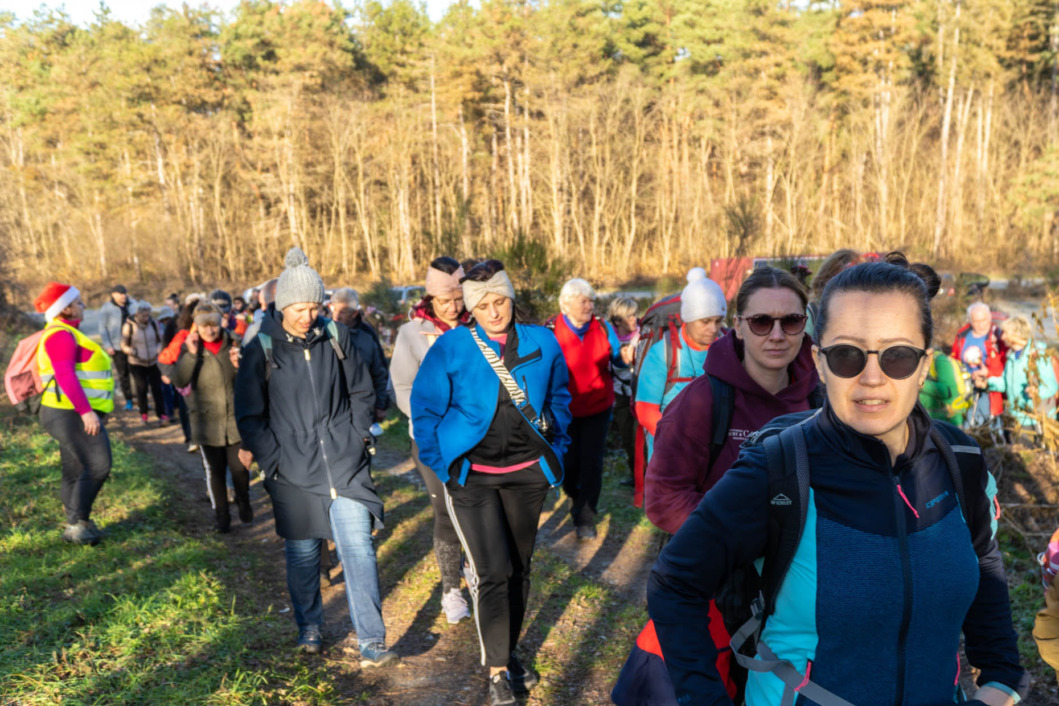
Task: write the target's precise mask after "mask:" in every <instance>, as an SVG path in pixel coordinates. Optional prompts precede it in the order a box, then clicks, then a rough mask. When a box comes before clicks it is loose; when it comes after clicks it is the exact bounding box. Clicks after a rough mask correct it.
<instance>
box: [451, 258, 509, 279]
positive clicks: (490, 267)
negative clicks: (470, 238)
mask: <svg viewBox="0 0 1059 706" xmlns="http://www.w3.org/2000/svg"><path fill="white" fill-rule="evenodd" d="M503 269H504V263H502V262H500V260H486V261H485V262H479V263H478V264H477V265H475V266H474V267H472V268H471V270H470V272H468V273H467V275H466V276H465V277H464V278H463V279H461V280H460V282H465V281H467V280H471V281H472V282H488V281H489V280H491V279H492V278H493V275H495V274H496V273H497V272H500V271H501V270H503Z"/></svg>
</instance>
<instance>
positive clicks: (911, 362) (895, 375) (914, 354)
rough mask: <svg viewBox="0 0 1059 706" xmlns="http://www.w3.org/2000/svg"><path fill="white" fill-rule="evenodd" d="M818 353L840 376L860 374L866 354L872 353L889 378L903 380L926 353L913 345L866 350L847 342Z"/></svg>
mask: <svg viewBox="0 0 1059 706" xmlns="http://www.w3.org/2000/svg"><path fill="white" fill-rule="evenodd" d="M820 353H822V354H823V356H824V357H825V358H826V359H827V367H828V368H830V369H831V372H833V373H834V374H835V375H837V376H839V377H840V378H851V377H856V376H857V375H860V374H861V372H862V371H863V370H864V368H865V367H866V366H867V365H868V356H869V355H871V354H872V353H874V354H875V355H876V356H878V357H879V368H881V369H882V371H883V374H885V375H886V377H888V378H890V379H891V380H904V379H905V378H907V377H909V376H911V375H912V373H914V372H916V368H918V367H919V360H920V359H921V358H922V357H923V356H925V355H926V354H927V352H926V351H925V350H923V349H922V348H916V347H914V346H890V347H889V348H884V349H882V350H881V351H866V350H864V349H863V348H858V347H857V346H853V345H850V344H848V343H839V344H837V345H834V346H828V347H827V348H821V349H820Z"/></svg>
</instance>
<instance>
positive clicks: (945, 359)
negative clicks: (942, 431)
mask: <svg viewBox="0 0 1059 706" xmlns="http://www.w3.org/2000/svg"><path fill="white" fill-rule="evenodd" d="M959 365H960V363H959V361H957V360H955V359H954V358H952V357H950V356H947V355H945V354H944V353H942V352H941V351H934V357H933V358H931V360H930V373H929V374H928V375H927V380H926V382H924V383H923V389H922V390H920V392H919V402H920V403H921V404H922V405H923V407H925V408H926V410H927V414H929V415H930V416H931V417H933V418H934V419H940V420H941V421H943V422H949V423H950V424H955V425H956V426H961V425H962V424H963V418H964V414H965V413H966V412H967V409H968V406H969V395H968V392H969V390H968V385H967V383H965V382H964V380H963V378H962V376H961V373H960V370H959Z"/></svg>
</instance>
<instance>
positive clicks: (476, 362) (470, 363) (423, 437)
mask: <svg viewBox="0 0 1059 706" xmlns="http://www.w3.org/2000/svg"><path fill="white" fill-rule="evenodd" d="M474 326H475V327H476V329H477V331H478V336H479V338H481V339H482V340H483V341H485V342H486V344H487V345H488V346H489V347H490V348H492V349H493V352H494V353H496V354H497V356H498V357H500V355H501V351H500V345H499V344H498V343H497V342H496V341H492V340H490V339H489V337H488V336H487V335H486V333H485V330H484V329H482V327H481V326H478V324H474ZM502 361H503V363H504V367H506V368H507V369H508V371H509V372H510V373H511V376H512V377H513V378H514V379H515V382H516V383H518V386H519V387H521V388H522V391H523V392H524V393H525V394H526V397H527V399H528V401H529V404H530V405H531V406H532V407H533V409H534V410H535V411H536V412H538V414H539V415H540V416H542V417H545V418H546V419H547V420H548V422H549V424H550V426H551V434H550V435H549V440H545V438H544V437H543V436H541V434H540V433H539V432H537V430H536V429H534V428H533V427H532V426H531V425H530V424H529V422H528V421H527V420H526V419H525V418H524V417H523V416H522V415H521V413H519V412H518V411H517V410H514V405H513V404H512V403H511V399H510V397H509V396H508V394H507V390H505V389H503V387H502V386H501V385H500V378H499V377H497V374H496V373H495V372H494V371H493V369H492V368H491V367H490V366H489V363H488V362H487V361H486V359H485V356H484V355H482V351H481V350H479V348H478V344H476V343H475V342H474V339H473V338H472V337H471V330H470V329H469V328H467V327H465V326H458V327H457V328H454V329H452V330H451V331H446V332H445V334H444V335H443V336H441V337H440V338H439V339H438V340H437V341H436V342H435V343H434V345H432V346H431V347H430V350H429V351H428V352H427V354H426V356H425V357H424V358H423V363H422V365H420V366H419V372H418V373H416V377H415V381H414V382H413V383H412V396H411V398H410V405H411V408H412V428H413V429H414V430H415V441H416V444H417V445H418V446H419V459H420V460H421V461H422V462H423V463H424V464H426V465H427V466H428V467H430V469H431V470H432V471H434V473H435V474H437V476H438V479H439V480H441V482H442V483H447V482H448V481H449V478H454V479H455V480H456V482H457V483H459V484H460V485H463V484H464V483H466V481H467V474H468V473H469V472H470V468H471V462H472V459H471V456H472V455H473V454H472V453H471V452H472V451H475V452H477V453H478V455H479V456H480V455H482V454H487V455H488V457H489V458H490V460H491V461H492V464H490V465H500V464H501V463H503V462H504V461H505V460H506V461H507V463H517V462H518V461H521V460H525V459H524V458H521V456H522V454H523V452H524V451H525V446H526V445H527V444H529V443H532V444H534V445H535V447H536V448H537V449H538V451H537V453H536V455H539V456H540V458H541V470H542V471H543V472H544V475H545V477H546V478H547V479H548V482H549V483H551V484H552V485H553V486H554V485H559V484H560V483H561V482H562V480H563V466H562V459H563V455H564V454H565V453H566V447H567V446H569V445H570V436H569V433H568V429H569V427H570V420H571V415H570V391H569V389H567V379H568V378H567V371H566V361H565V360H564V359H563V354H562V351H561V350H560V349H559V344H558V342H556V340H555V336H553V335H552V332H551V331H549V330H548V329H546V328H544V327H543V326H531V325H528V324H515V325H514V327H513V328H512V329H511V332H510V333H509V334H508V344H507V345H506V346H504V351H503V357H502ZM611 394H613V392H612V393H611ZM497 432H503V433H497ZM504 440H506V441H504ZM482 442H486V444H485V445H487V446H488V447H489V448H488V449H485V448H482V446H480V445H481V444H482ZM499 442H503V443H499ZM514 442H518V443H517V444H515V443H514ZM515 446H517V447H518V448H515ZM502 447H503V448H502ZM512 453H515V454H517V455H518V456H520V457H519V458H511V454H512ZM475 461H476V462H481V460H480V459H479V458H475Z"/></svg>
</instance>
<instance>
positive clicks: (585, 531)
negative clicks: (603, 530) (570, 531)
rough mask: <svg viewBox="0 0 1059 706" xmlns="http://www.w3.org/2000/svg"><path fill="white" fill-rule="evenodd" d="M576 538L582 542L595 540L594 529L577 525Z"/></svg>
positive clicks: (589, 526)
mask: <svg viewBox="0 0 1059 706" xmlns="http://www.w3.org/2000/svg"><path fill="white" fill-rule="evenodd" d="M577 538H578V539H580V540H581V541H582V542H586V541H588V540H590V539H595V538H596V528H595V527H593V526H592V525H578V526H577Z"/></svg>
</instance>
